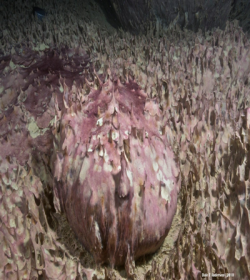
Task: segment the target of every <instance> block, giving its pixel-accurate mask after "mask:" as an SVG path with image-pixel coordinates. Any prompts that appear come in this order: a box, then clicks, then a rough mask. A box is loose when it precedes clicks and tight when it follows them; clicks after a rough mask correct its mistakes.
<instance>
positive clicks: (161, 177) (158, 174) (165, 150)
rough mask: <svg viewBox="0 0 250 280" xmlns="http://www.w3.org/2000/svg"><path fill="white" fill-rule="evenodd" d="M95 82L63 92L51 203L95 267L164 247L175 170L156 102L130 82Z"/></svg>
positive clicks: (174, 189) (174, 204)
mask: <svg viewBox="0 0 250 280" xmlns="http://www.w3.org/2000/svg"><path fill="white" fill-rule="evenodd" d="M99 82H100V86H99V88H98V89H96V88H95V89H94V88H92V89H91V91H90V93H89V94H88V95H84V94H82V93H80V92H74V90H70V91H69V90H68V89H67V88H64V107H63V108H61V110H59V109H58V108H57V118H56V122H55V129H54V146H55V149H54V154H53V159H54V171H53V172H54V177H55V182H54V194H55V204H56V205H57V207H58V208H59V209H60V210H61V209H62V210H63V211H65V213H66V216H67V219H68V221H69V223H70V225H71V227H72V228H73V230H74V232H75V233H76V235H77V237H78V238H79V240H80V241H81V243H82V244H83V245H84V247H85V248H86V249H87V250H88V251H89V252H91V254H92V255H93V256H94V259H95V261H96V262H97V263H110V264H111V265H123V264H124V263H125V262H126V260H134V259H137V258H138V257H140V256H142V255H145V254H149V253H153V252H155V251H156V250H157V249H158V248H159V247H160V246H161V245H162V243H163V241H164V239H165V237H166V235H167V234H168V232H169V229H170V226H171V223H172V220H173V217H174V214H175V212H176V207H177V194H178V191H179V182H178V180H177V177H178V168H177V164H176V162H175V158H174V153H173V152H172V150H171V148H170V146H169V144H168V143H166V140H165V139H164V138H163V136H162V135H161V133H160V120H161V112H160V110H159V109H158V110H156V109H155V108H156V106H155V104H154V101H153V100H150V99H149V98H147V95H146V93H145V92H143V91H142V90H141V89H140V88H139V87H138V85H137V84H136V83H135V82H134V81H132V80H128V81H127V82H126V83H124V84H122V83H121V82H120V81H119V80H117V81H114V82H112V81H111V80H109V79H108V80H107V81H106V82H105V83H104V84H102V82H101V81H99ZM56 201H59V202H58V203H56Z"/></svg>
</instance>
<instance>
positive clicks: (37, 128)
mask: <svg viewBox="0 0 250 280" xmlns="http://www.w3.org/2000/svg"><path fill="white" fill-rule="evenodd" d="M6 3H8V2H6ZM16 3H17V4H18V5H16V6H15V7H16V8H15V7H14V6H11V7H12V8H11V9H10V10H8V13H7V15H10V14H11V15H12V17H8V19H9V21H7V24H6V23H4V22H1V26H3V36H2V35H1V34H0V36H2V37H1V40H0V44H1V50H2V53H4V52H8V53H9V56H7V57H1V63H0V85H1V87H0V110H1V117H0V128H1V129H0V131H1V135H0V142H1V144H0V145H1V146H0V154H1V155H0V156H1V158H0V175H1V179H0V200H1V203H0V221H1V222H0V245H1V246H0V260H1V261H0V278H1V279H18V278H19V279H20V278H21V279H38V278H39V279H70V278H71V279H86V278H87V279H127V278H128V276H127V275H126V273H125V271H124V269H123V268H117V267H115V268H114V269H111V268H110V267H108V266H106V265H103V266H100V267H96V265H95V262H94V260H93V259H92V257H91V255H90V254H88V253H87V252H86V251H85V250H84V249H83V248H82V247H81V244H80V243H79V242H78V241H77V238H76V237H75V235H74V234H73V232H72V230H71V227H70V226H69V224H68V222H67V220H66V217H65V215H64V214H63V213H61V214H59V213H56V209H57V210H58V205H59V204H58V201H56V200H55V201H53V199H55V197H56V196H53V174H52V169H53V168H54V167H53V166H52V165H51V163H50V160H49V159H50V157H51V154H52V153H53V150H54V147H53V135H52V131H53V129H54V127H55V116H56V115H57V112H56V111H55V106H57V107H58V109H59V110H58V109H57V111H58V112H59V111H60V110H64V109H63V108H64V103H63V98H62V96H63V94H62V93H63V92H64V88H66V86H67V88H68V93H70V92H72V91H73V92H75V93H77V92H78V89H80V91H81V92H83V95H86V96H87V95H88V94H89V92H90V89H89V86H87V82H86V83H85V82H84V81H85V78H86V79H87V80H88V81H90V82H93V83H94V84H95V85H92V86H91V87H92V88H93V87H95V90H98V89H99V88H100V87H101V84H100V83H99V81H95V80H94V77H95V75H94V74H93V68H95V69H96V72H97V75H98V76H99V77H101V81H108V79H109V78H108V77H106V78H105V76H109V77H110V78H112V81H113V82H115V81H118V78H116V79H113V77H115V75H116V77H119V79H120V81H121V83H122V84H123V85H125V84H126V81H127V77H129V76H133V78H134V82H136V83H137V84H138V85H139V86H140V88H141V90H142V91H144V92H145V93H146V94H147V96H148V97H150V99H152V98H155V100H156V104H155V105H156V107H157V106H158V109H159V110H160V111H161V112H162V118H161V120H160V123H161V127H160V128H159V127H158V128H159V130H160V131H161V132H162V135H161V138H162V139H163V141H164V143H166V142H165V140H164V139H166V140H167V141H168V143H169V144H170V146H171V148H172V151H173V152H174V154H175V155H176V156H177V159H178V161H179V163H180V176H181V189H180V193H179V196H178V204H177V212H176V215H175V217H174V219H173V222H172V226H171V229H170V231H169V233H168V236H167V237H166V239H165V241H164V243H163V245H162V246H161V247H160V249H159V250H158V251H157V252H156V253H155V254H153V255H152V256H148V257H147V256H146V257H145V258H142V259H139V260H138V261H137V262H136V263H135V267H133V266H130V267H128V268H127V270H128V273H129V274H130V277H131V278H134V279H200V278H201V276H202V273H204V274H205V273H217V274H218V273H220V274H227V273H230V277H229V279H249V278H250V273H249V271H250V254H249V247H250V244H249V240H250V237H249V232H250V230H249V228H250V223H249V211H250V199H249V190H250V185H249V170H250V169H249V166H250V148H249V143H250V136H249V135H250V109H249V104H250V94H249V92H250V83H249V81H250V77H249V73H250V71H249V69H250V55H249V53H250V43H249V38H248V37H247V35H246V34H245V33H244V32H242V30H241V28H239V27H238V26H237V25H235V24H229V25H227V27H226V30H225V31H221V30H213V32H208V33H205V34H204V35H203V34H200V33H198V34H193V33H191V32H188V31H186V30H185V31H180V30H178V29H174V30H173V29H170V30H168V31H164V30H162V31H161V34H162V37H161V38H156V37H155V36H154V35H153V31H152V32H151V31H149V34H148V35H147V36H138V37H135V36H131V35H130V34H127V33H123V32H114V33H112V34H110V33H108V32H107V31H105V30H102V27H103V26H104V25H103V26H102V27H100V26H99V27H98V28H96V26H95V25H93V24H92V23H90V24H88V23H84V22H83V21H82V18H83V17H82V14H81V12H82V10H81V9H82V6H79V7H77V9H76V7H74V5H75V3H76V2H72V1H70V2H68V6H67V9H65V10H63V6H60V7H58V6H57V8H58V9H59V8H60V9H61V11H60V13H61V14H60V15H59V14H56V13H54V14H48V17H47V19H46V22H44V23H38V22H33V23H32V24H31V21H30V18H29V17H27V16H26V15H27V14H28V13H26V11H27V9H28V8H27V7H26V5H25V4H24V3H25V2H23V1H20V2H18V1H16ZM50 3H52V4H55V2H54V1H53V0H52V1H49V2H46V5H48V6H49V5H50ZM52 4H51V5H52ZM71 5H72V6H71ZM48 6H46V7H43V6H42V8H45V9H46V10H47V8H48ZM5 7H6V5H4V6H3V7H1V9H2V10H1V12H2V11H3V12H4V11H5ZM54 7H56V5H55V6H54ZM94 8H95V9H96V7H95V6H94ZM94 8H93V9H94ZM19 9H20V11H21V10H23V11H25V14H21V13H20V11H19ZM75 11H77V12H75ZM78 12H79V13H80V14H81V15H78ZM6 18H7V16H6ZM86 18H87V19H88V20H89V15H86ZM99 18H100V17H95V19H99ZM0 20H1V17H0ZM96 24H97V23H96ZM69 30H70V31H69ZM110 30H111V31H112V29H110ZM24 38H28V39H29V42H28V44H29V46H30V48H32V49H33V51H30V48H29V49H28V48H25V47H24V46H25V44H24V45H21V44H20V45H19V46H17V47H16V48H15V49H14V48H12V46H13V44H15V43H21V42H23V41H24ZM79 41H80V42H81V43H79ZM26 43H27V42H26ZM62 44H67V45H68V46H69V47H71V48H70V49H68V50H67V49H65V50H64V51H63V48H59V47H58V48H57V49H55V52H54V59H52V60H51V63H52V64H50V65H49V67H47V68H46V67H45V65H48V64H47V63H48V59H46V57H47V58H48V54H49V53H50V54H51V53H52V54H53V52H51V51H48V49H49V47H50V48H51V49H53V46H55V45H57V46H61V45H62ZM79 44H80V45H82V49H84V50H86V52H87V53H88V54H90V55H91V57H90V58H91V61H92V64H91V63H87V64H85V63H86V62H88V61H89V60H88V59H89V58H87V56H85V55H86V54H85V53H84V52H81V51H79V50H78V49H77V47H78V46H79ZM63 53H64V54H63ZM17 54H18V55H17ZM58 60H59V61H61V62H62V63H61V64H60V65H61V66H60V67H55V66H53V65H58ZM56 61H57V62H56ZM78 61H79V62H80V63H79V64H78ZM37 62H39V63H41V64H40V66H39V67H38V70H37V67H34V68H32V65H35V64H36V63H37ZM29 67H30V68H29ZM43 67H45V68H43ZM39 68H40V70H39ZM29 69H30V70H29ZM44 69H47V70H46V71H44ZM78 70H79V71H78ZM111 70H112V71H113V73H112V71H111ZM57 71H58V72H57ZM110 71H111V73H110ZM71 73H74V74H73V75H71ZM72 77H76V78H72ZM74 80H75V82H74ZM81 81H82V82H81ZM128 81H129V80H128ZM96 83H97V84H98V86H96ZM65 85H66V86H65ZM66 93H67V92H66ZM66 96H67V95H66ZM46 97H47V98H46ZM55 103H56V104H58V105H55ZM66 105H67V103H66ZM82 105H83V104H82ZM41 108H42V109H41ZM64 113H65V115H64V116H66V115H67V111H64ZM73 113H74V111H73ZM100 113H103V112H100ZM60 117H62V116H60ZM57 119H58V118H57ZM99 128H101V127H99ZM53 133H59V131H53ZM8 151H10V152H11V153H12V156H11V155H8V154H9V152H8ZM55 206H56V208H55ZM215 279H216V278H215Z"/></svg>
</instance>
